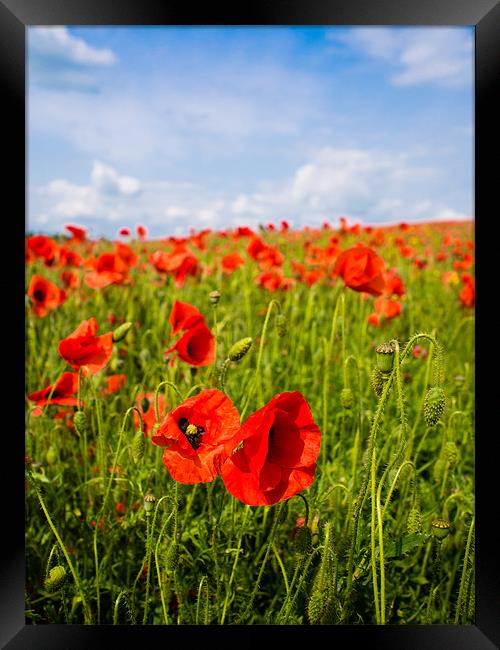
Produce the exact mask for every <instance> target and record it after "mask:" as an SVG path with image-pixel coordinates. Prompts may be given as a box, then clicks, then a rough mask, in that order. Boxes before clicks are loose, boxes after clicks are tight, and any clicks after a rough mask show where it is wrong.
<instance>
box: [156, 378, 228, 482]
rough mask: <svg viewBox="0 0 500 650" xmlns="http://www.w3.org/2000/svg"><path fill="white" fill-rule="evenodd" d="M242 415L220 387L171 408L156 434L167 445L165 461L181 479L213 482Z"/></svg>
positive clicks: (203, 391) (176, 476) (207, 390)
mask: <svg viewBox="0 0 500 650" xmlns="http://www.w3.org/2000/svg"><path fill="white" fill-rule="evenodd" d="M239 427H240V416H239V414H238V411H237V409H236V407H235V406H234V404H233V403H232V402H231V400H230V399H229V397H227V396H226V395H224V393H222V392H221V391H220V390H217V389H216V388H209V389H205V390H202V391H201V393H199V394H198V395H196V396H194V397H190V398H189V399H187V400H185V401H184V402H183V403H182V404H180V405H179V406H178V407H177V408H176V409H174V410H173V411H172V412H170V413H169V414H168V415H167V417H166V418H165V419H164V420H163V422H162V423H161V425H160V427H159V428H158V429H157V431H156V433H155V434H154V435H153V437H152V441H153V443H154V444H155V445H159V446H160V447H166V449H165V451H164V452H163V463H164V464H165V467H166V468H167V469H168V471H169V472H170V474H171V476H172V478H173V479H174V480H175V481H178V482H179V483H186V484H191V485H192V484H194V483H210V482H211V481H213V480H214V479H215V478H216V476H218V475H219V474H220V473H221V468H222V465H223V463H224V461H225V460H226V458H227V451H226V445H227V443H228V442H229V440H231V439H232V438H234V437H235V435H236V434H237V433H238V429H239Z"/></svg>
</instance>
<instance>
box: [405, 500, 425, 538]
mask: <svg viewBox="0 0 500 650" xmlns="http://www.w3.org/2000/svg"><path fill="white" fill-rule="evenodd" d="M406 530H407V531H408V533H410V534H411V533H421V532H422V513H421V512H420V508H418V507H416V506H415V507H413V508H411V510H410V512H409V513H408V519H407V521H406Z"/></svg>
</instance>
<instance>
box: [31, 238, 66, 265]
mask: <svg viewBox="0 0 500 650" xmlns="http://www.w3.org/2000/svg"><path fill="white" fill-rule="evenodd" d="M58 252H59V246H58V245H57V244H56V242H55V241H54V240H53V239H51V238H50V237H47V236H46V235H33V236H31V237H28V239H27V240H26V257H27V261H28V262H31V261H32V260H35V259H39V258H41V259H43V262H44V264H45V266H52V265H53V264H54V262H55V259H56V257H57V254H58Z"/></svg>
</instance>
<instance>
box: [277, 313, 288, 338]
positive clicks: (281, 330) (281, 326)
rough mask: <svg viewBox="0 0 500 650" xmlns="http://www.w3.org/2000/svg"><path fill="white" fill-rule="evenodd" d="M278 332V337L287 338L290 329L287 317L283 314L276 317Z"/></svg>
mask: <svg viewBox="0 0 500 650" xmlns="http://www.w3.org/2000/svg"><path fill="white" fill-rule="evenodd" d="M276 330H277V331H278V336H280V337H281V338H283V337H284V336H286V334H287V331H288V328H287V322H286V318H285V316H283V314H278V315H277V316H276Z"/></svg>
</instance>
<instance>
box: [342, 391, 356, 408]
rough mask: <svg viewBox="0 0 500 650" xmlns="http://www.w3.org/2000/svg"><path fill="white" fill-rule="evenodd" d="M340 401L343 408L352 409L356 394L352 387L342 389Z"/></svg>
mask: <svg viewBox="0 0 500 650" xmlns="http://www.w3.org/2000/svg"><path fill="white" fill-rule="evenodd" d="M340 403H341V405H342V408H345V409H346V410H349V409H352V407H353V406H354V394H353V392H352V390H351V389H350V388H343V389H342V390H341V391H340Z"/></svg>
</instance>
